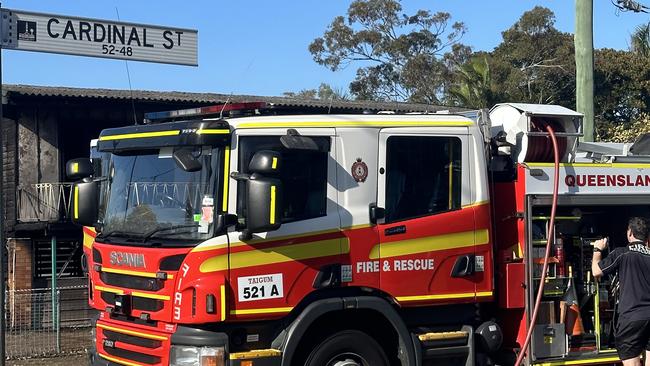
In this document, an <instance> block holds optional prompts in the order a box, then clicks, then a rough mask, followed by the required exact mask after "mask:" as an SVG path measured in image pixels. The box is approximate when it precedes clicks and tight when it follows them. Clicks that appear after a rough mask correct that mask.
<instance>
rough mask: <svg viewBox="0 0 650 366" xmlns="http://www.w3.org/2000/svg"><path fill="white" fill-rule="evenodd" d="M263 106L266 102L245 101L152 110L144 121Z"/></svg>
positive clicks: (146, 114) (264, 106)
mask: <svg viewBox="0 0 650 366" xmlns="http://www.w3.org/2000/svg"><path fill="white" fill-rule="evenodd" d="M263 108H266V102H243V103H226V104H217V105H211V106H207V107H198V108H190V109H177V110H174V111H164V112H151V113H145V114H144V123H152V122H162V121H163V120H175V119H181V118H186V117H199V116H200V117H207V116H214V115H220V114H221V113H222V112H223V113H226V112H232V111H253V110H257V109H263Z"/></svg>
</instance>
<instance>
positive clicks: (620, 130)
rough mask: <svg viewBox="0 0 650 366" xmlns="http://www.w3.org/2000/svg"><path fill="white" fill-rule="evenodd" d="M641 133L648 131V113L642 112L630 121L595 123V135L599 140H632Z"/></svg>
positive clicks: (649, 125)
mask: <svg viewBox="0 0 650 366" xmlns="http://www.w3.org/2000/svg"><path fill="white" fill-rule="evenodd" d="M643 133H650V115H648V114H643V115H640V116H639V117H638V118H636V119H635V120H634V121H631V122H619V123H611V122H607V121H600V123H598V124H596V135H597V137H598V140H600V141H608V142H634V141H635V140H636V138H637V137H639V136H640V135H641V134H643Z"/></svg>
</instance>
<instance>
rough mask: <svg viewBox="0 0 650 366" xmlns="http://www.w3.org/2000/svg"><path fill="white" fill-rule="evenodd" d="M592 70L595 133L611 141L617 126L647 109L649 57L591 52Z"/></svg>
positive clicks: (624, 125)
mask: <svg viewBox="0 0 650 366" xmlns="http://www.w3.org/2000/svg"><path fill="white" fill-rule="evenodd" d="M594 70H595V71H594V89H595V93H594V105H595V107H596V108H595V117H596V123H597V132H598V135H599V137H600V139H602V140H612V139H614V136H618V135H619V133H618V132H616V131H617V130H618V129H621V128H623V129H626V128H628V127H630V126H631V125H630V123H635V121H636V120H638V119H639V118H641V117H642V116H643V115H644V114H645V113H648V112H650V60H649V59H648V58H646V57H638V55H637V54H635V53H633V52H630V51H621V50H613V49H600V50H596V51H595V53H594ZM646 120H647V118H646ZM635 130H636V128H635Z"/></svg>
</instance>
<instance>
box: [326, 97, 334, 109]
mask: <svg viewBox="0 0 650 366" xmlns="http://www.w3.org/2000/svg"><path fill="white" fill-rule="evenodd" d="M333 102H334V94H333V93H332V95H330V105H329V107H328V108H327V114H330V113H332V103H333Z"/></svg>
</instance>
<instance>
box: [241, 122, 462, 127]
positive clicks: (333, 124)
mask: <svg viewBox="0 0 650 366" xmlns="http://www.w3.org/2000/svg"><path fill="white" fill-rule="evenodd" d="M473 124H474V123H473V122H471V121H415V120H414V121H304V122H298V121H295V122H294V121H289V122H281V121H278V122H244V123H241V124H239V125H237V128H264V127H271V128H272V127H277V128H289V127H410V126H413V127H424V126H439V127H458V126H461V127H462V126H472V125H473Z"/></svg>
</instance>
